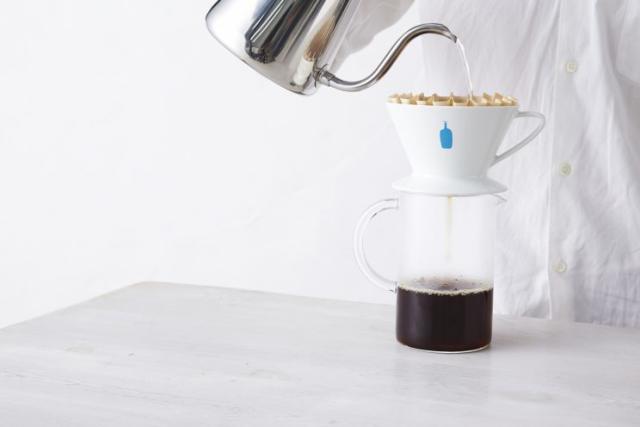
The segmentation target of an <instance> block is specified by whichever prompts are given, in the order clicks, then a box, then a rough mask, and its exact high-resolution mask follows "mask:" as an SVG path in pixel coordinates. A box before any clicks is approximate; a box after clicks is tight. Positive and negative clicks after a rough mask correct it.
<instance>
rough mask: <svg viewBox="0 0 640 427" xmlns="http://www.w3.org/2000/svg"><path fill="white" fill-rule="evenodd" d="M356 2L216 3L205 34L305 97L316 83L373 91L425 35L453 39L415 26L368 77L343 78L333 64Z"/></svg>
mask: <svg viewBox="0 0 640 427" xmlns="http://www.w3.org/2000/svg"><path fill="white" fill-rule="evenodd" d="M367 1H372V0H367ZM359 4H360V0H218V1H217V2H216V3H215V4H214V5H213V7H212V8H211V9H210V10H209V12H208V13H207V18H206V20H207V27H208V29H209V32H210V33H211V34H212V35H213V36H214V37H215V38H216V39H217V40H218V41H219V42H220V43H221V44H222V45H223V46H224V47H226V48H227V49H228V50H229V51H231V52H232V53H233V54H234V55H236V56H237V57H239V58H240V59H241V60H242V61H244V62H245V63H247V64H248V65H249V66H251V67H252V68H253V69H254V70H256V71H258V72H259V73H260V74H262V75H264V76H265V77H267V78H269V79H270V80H272V81H273V82H275V83H277V84H278V85H280V86H282V87H283V88H285V89H287V90H290V91H292V92H295V93H299V94H304V95H310V94H313V93H314V92H315V91H316V90H317V88H318V86H319V85H325V86H329V87H332V88H334V89H339V90H343V91H348V92H355V91H360V90H363V89H366V88H368V87H371V86H372V85H374V84H375V83H376V82H378V81H379V80H380V79H381V78H382V77H384V75H385V74H386V73H387V72H388V71H389V69H390V68H391V67H392V66H393V64H394V63H395V61H396V59H398V56H399V55H400V54H401V53H402V51H403V50H404V48H405V47H406V46H407V45H408V44H409V43H410V42H411V41H412V40H414V39H415V38H416V37H418V36H421V35H423V34H436V35H440V36H443V37H446V38H448V39H449V40H451V41H453V42H454V43H455V42H456V40H457V38H456V36H455V35H454V34H452V33H451V31H449V29H448V28H447V27H445V26H444V25H442V24H422V25H418V26H416V27H414V28H411V29H410V30H409V31H407V32H406V33H405V34H403V35H402V36H401V37H400V38H399V39H398V41H397V42H396V43H395V44H394V45H393V46H392V47H391V49H390V50H389V51H388V53H387V54H386V55H385V57H384V58H383V60H382V61H381V62H380V64H379V65H378V66H377V67H376V69H375V70H374V71H373V72H372V73H371V74H370V75H368V76H367V77H365V78H363V79H361V80H357V81H347V80H343V79H341V78H339V77H337V76H336V75H335V74H333V73H332V72H331V65H332V63H333V61H334V59H335V56H336V54H337V52H338V50H339V48H340V46H341V44H342V42H343V40H344V37H345V35H346V33H347V31H348V29H349V27H350V26H351V23H352V21H353V18H354V16H355V13H356V11H357V9H358V6H359Z"/></svg>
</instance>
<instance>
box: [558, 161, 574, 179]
mask: <svg viewBox="0 0 640 427" xmlns="http://www.w3.org/2000/svg"><path fill="white" fill-rule="evenodd" d="M572 171H573V168H572V167H571V164H570V163H567V162H564V163H562V164H561V165H560V175H562V176H569V175H571V172H572Z"/></svg>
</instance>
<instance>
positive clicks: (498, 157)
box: [491, 111, 545, 166]
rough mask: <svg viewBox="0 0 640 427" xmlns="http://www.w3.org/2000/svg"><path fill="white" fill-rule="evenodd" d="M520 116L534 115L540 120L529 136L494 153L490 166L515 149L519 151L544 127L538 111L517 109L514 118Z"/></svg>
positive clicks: (543, 120)
mask: <svg viewBox="0 0 640 427" xmlns="http://www.w3.org/2000/svg"><path fill="white" fill-rule="evenodd" d="M522 117H534V118H536V119H538V120H540V123H538V126H537V127H536V128H535V129H534V130H533V132H531V133H530V134H529V136H527V137H526V138H524V139H523V140H522V141H520V142H518V143H517V144H516V145H514V146H513V147H511V148H509V149H508V150H506V151H505V152H503V153H502V154H498V155H496V157H495V159H493V163H492V164H491V166H493V165H495V164H496V163H498V162H500V161H502V160H504V159H506V158H507V157H509V156H511V155H513V154H515V153H516V151H519V150H520V149H521V148H523V147H524V146H525V145H527V144H528V143H530V142H531V141H533V139H534V138H535V137H536V136H538V134H539V133H540V132H541V131H542V129H543V128H544V124H545V118H544V116H543V115H542V114H540V113H536V112H534V111H518V114H516V117H515V118H516V119H519V118H522Z"/></svg>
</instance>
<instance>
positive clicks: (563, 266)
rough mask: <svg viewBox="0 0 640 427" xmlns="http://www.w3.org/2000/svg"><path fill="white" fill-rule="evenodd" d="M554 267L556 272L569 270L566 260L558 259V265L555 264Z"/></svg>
mask: <svg viewBox="0 0 640 427" xmlns="http://www.w3.org/2000/svg"><path fill="white" fill-rule="evenodd" d="M553 269H554V270H555V271H556V273H564V272H565V271H567V263H566V262H564V261H558V262H557V263H556V265H554V266H553Z"/></svg>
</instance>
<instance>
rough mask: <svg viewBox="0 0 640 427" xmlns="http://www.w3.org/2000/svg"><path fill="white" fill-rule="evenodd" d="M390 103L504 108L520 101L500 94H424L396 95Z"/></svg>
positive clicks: (390, 98) (390, 99) (391, 98)
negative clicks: (470, 95)
mask: <svg viewBox="0 0 640 427" xmlns="http://www.w3.org/2000/svg"><path fill="white" fill-rule="evenodd" d="M389 102H390V103H392V104H407V105H431V106H457V107H461V106H468V107H474V106H479V107H503V106H516V105H518V100H517V99H516V98H514V97H512V96H507V95H502V94H500V93H497V92H496V93H494V94H493V95H490V94H488V93H483V94H482V95H481V96H472V97H469V96H468V95H454V94H453V93H451V94H449V95H438V94H436V93H434V94H432V95H429V96H425V95H424V93H418V94H414V93H395V94H393V95H391V96H390V97H389Z"/></svg>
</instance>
